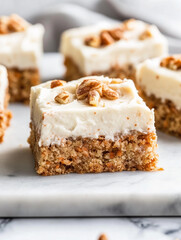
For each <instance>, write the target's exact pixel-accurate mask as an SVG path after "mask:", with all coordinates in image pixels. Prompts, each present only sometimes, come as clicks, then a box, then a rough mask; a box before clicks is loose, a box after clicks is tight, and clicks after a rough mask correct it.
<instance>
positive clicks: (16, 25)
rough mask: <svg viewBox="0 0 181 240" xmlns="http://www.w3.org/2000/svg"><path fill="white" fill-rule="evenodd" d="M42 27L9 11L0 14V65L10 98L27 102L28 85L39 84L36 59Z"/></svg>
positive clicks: (37, 59)
mask: <svg viewBox="0 0 181 240" xmlns="http://www.w3.org/2000/svg"><path fill="white" fill-rule="evenodd" d="M43 33H44V28H43V26H42V25H40V24H36V25H31V24H30V23H28V22H26V21H25V20H24V19H22V18H20V17H19V16H17V15H15V14H13V15H11V16H2V17H0V64H2V65H4V66H5V67H6V68H7V71H8V79H9V93H10V101H12V102H17V101H18V102H25V103H28V102H29V96H30V88H31V86H34V85H37V84H39V83H40V74H39V62H40V59H41V55H42V38H43Z"/></svg>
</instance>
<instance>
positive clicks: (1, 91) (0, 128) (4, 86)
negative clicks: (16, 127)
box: [0, 65, 12, 143]
mask: <svg viewBox="0 0 181 240" xmlns="http://www.w3.org/2000/svg"><path fill="white" fill-rule="evenodd" d="M8 102H9V94H8V78H7V70H6V68H5V67H4V66H2V65H0V143H1V142H3V137H4V134H5V130H6V128H7V127H8V126H9V124H10V119H11V117H12V115H11V112H10V111H9V110H7V106H8Z"/></svg>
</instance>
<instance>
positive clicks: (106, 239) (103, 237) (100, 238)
mask: <svg viewBox="0 0 181 240" xmlns="http://www.w3.org/2000/svg"><path fill="white" fill-rule="evenodd" d="M98 240H108V238H107V236H106V234H104V233H103V234H101V235H100V236H99V238H98Z"/></svg>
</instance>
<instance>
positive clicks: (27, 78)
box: [7, 68, 40, 104]
mask: <svg viewBox="0 0 181 240" xmlns="http://www.w3.org/2000/svg"><path fill="white" fill-rule="evenodd" d="M7 71H8V79H9V93H10V101H11V102H23V103H26V104H28V103H29V98H30V89H31V87H32V86H35V85H37V84H39V83H40V74H39V70H38V69H36V68H35V69H25V70H19V69H17V68H9V69H7Z"/></svg>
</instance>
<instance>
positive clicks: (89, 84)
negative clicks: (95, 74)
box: [76, 79, 102, 100]
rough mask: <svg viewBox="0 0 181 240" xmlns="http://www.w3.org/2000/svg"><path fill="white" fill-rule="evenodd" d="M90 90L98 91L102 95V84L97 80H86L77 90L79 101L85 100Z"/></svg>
mask: <svg viewBox="0 0 181 240" xmlns="http://www.w3.org/2000/svg"><path fill="white" fill-rule="evenodd" d="M90 90H96V91H97V92H98V93H99V94H100V95H102V83H101V81H98V80H95V79H85V80H84V81H83V82H82V83H81V84H80V85H79V86H77V89H76V96H77V99H78V100H82V99H85V98H86V97H87V96H88V93H89V91H90Z"/></svg>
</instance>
